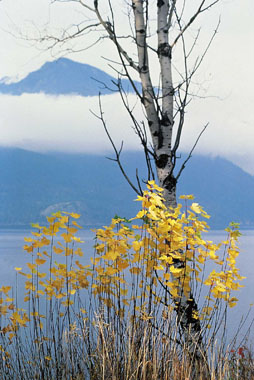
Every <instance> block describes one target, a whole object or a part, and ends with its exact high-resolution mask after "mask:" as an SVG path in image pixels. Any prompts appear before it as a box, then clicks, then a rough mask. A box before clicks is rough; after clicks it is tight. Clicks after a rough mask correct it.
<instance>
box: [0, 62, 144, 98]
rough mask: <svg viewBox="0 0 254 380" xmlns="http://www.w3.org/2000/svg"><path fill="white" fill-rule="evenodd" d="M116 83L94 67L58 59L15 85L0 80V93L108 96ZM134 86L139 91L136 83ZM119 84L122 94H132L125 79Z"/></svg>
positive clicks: (114, 79) (115, 88)
mask: <svg viewBox="0 0 254 380" xmlns="http://www.w3.org/2000/svg"><path fill="white" fill-rule="evenodd" d="M116 82H117V79H116V78H114V77H112V76H110V75H108V74H106V73H105V72H104V71H102V70H99V69H97V68H96V67H93V66H90V65H87V64H83V63H79V62H75V61H72V60H70V59H67V58H59V59H57V60H55V61H53V62H47V63H45V64H44V65H43V66H42V67H41V68H40V69H39V70H37V71H34V72H31V73H30V74H28V75H27V77H25V78H24V79H22V80H20V81H19V82H16V83H9V84H8V83H5V81H4V79H2V81H1V82H0V93H3V94H10V95H21V94H23V93H29V94H35V93H40V92H42V93H45V94H49V95H68V94H75V95H81V96H97V95H98V94H99V92H100V93H102V94H103V95H106V94H112V91H116V90H117V87H116V85H115V84H114V83H116ZM135 83H136V85H137V86H138V88H140V84H139V83H138V82H135ZM121 85H122V87H123V89H124V90H125V91H126V92H131V91H132V88H131V86H130V82H129V81H128V80H126V79H122V81H121Z"/></svg>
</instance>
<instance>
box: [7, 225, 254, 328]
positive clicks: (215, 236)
mask: <svg viewBox="0 0 254 380" xmlns="http://www.w3.org/2000/svg"><path fill="white" fill-rule="evenodd" d="M242 233H243V236H241V238H240V251H241V253H240V255H239V257H238V261H237V265H238V267H239V269H240V274H241V275H243V276H246V277H247V278H246V279H245V280H243V281H242V284H243V285H244V288H242V289H241V290H240V291H239V292H237V294H236V296H237V297H238V298H239V302H238V305H237V306H236V307H235V308H233V309H232V310H230V317H229V326H230V328H232V329H235V328H236V327H237V326H238V324H239V321H240V320H241V317H242V316H243V315H246V313H247V311H248V310H249V305H250V304H251V303H254V230H245V231H243V232H242ZM25 236H27V237H29V236H31V234H30V230H21V229H10V230H8V229H2V230H0V285H14V284H15V280H16V272H15V270H14V267H15V266H17V267H22V268H24V270H25V271H26V270H27V267H26V263H27V262H29V261H30V257H29V254H27V253H26V252H24V251H23V248H22V247H23V245H24V237H25ZM80 236H81V238H82V239H83V240H85V244H83V245H82V248H83V252H84V257H83V258H82V259H80V261H82V263H84V264H89V263H90V257H91V256H92V255H93V244H94V240H93V238H94V234H93V232H91V231H90V230H86V231H82V232H81V233H80ZM206 238H207V239H209V240H213V241H214V242H219V241H220V240H223V239H225V238H226V233H225V232H224V231H211V232H209V233H208V234H207V236H206ZM25 268H26V269H25ZM19 277H21V276H18V287H21V282H22V280H21V279H19ZM22 293H23V292H21V295H22ZM251 318H254V307H253V310H251V313H250V317H249V321H250V320H251ZM253 330H254V327H253ZM253 335H254V334H253Z"/></svg>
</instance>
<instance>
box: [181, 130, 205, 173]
mask: <svg viewBox="0 0 254 380" xmlns="http://www.w3.org/2000/svg"><path fill="white" fill-rule="evenodd" d="M208 125H209V123H207V124H206V125H205V126H204V128H203V129H202V131H201V132H200V133H199V135H198V137H197V139H196V141H195V144H194V145H193V147H192V149H191V151H190V153H189V154H188V157H187V158H186V160H185V161H184V162H183V164H182V166H181V168H180V170H179V172H178V174H177V176H176V180H178V179H179V178H180V175H181V174H182V171H183V170H184V168H185V166H186V164H187V162H188V161H189V160H190V158H191V157H192V153H193V151H194V149H195V148H196V146H197V144H198V142H199V140H200V137H201V136H202V135H203V133H204V132H205V130H206V128H207V127H208Z"/></svg>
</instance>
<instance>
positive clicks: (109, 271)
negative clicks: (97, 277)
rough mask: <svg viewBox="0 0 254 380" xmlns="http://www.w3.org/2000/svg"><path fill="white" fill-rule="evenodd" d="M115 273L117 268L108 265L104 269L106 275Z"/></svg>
mask: <svg viewBox="0 0 254 380" xmlns="http://www.w3.org/2000/svg"><path fill="white" fill-rule="evenodd" d="M115 273H117V269H115V268H112V267H108V268H107V269H106V274H107V275H108V276H112V275H113V274H115Z"/></svg>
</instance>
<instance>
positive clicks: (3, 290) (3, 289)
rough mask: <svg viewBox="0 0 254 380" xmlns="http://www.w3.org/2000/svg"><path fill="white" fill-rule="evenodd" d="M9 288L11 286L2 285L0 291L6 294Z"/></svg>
mask: <svg viewBox="0 0 254 380" xmlns="http://www.w3.org/2000/svg"><path fill="white" fill-rule="evenodd" d="M10 290H11V286H2V287H1V289H0V291H2V292H3V293H4V294H5V295H8V292H9V291H10Z"/></svg>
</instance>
